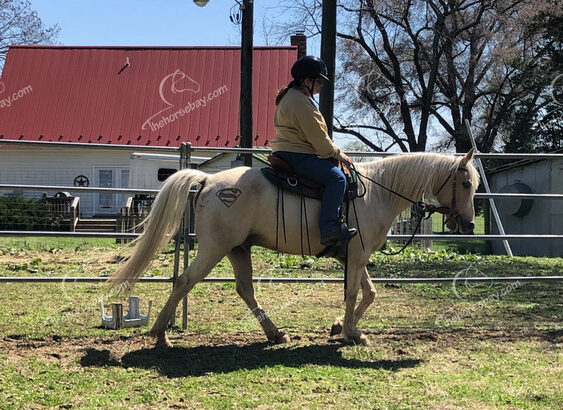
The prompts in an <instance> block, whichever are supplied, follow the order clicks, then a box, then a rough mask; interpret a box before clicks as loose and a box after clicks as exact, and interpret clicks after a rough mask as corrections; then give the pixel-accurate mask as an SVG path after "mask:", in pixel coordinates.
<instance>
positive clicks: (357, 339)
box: [344, 332, 370, 346]
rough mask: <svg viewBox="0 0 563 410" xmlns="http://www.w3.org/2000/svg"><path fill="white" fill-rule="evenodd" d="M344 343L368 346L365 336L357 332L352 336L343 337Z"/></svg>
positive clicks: (368, 342)
mask: <svg viewBox="0 0 563 410" xmlns="http://www.w3.org/2000/svg"><path fill="white" fill-rule="evenodd" d="M344 341H345V342H346V343H349V344H353V345H360V346H369V345H370V341H369V339H368V337H367V336H366V335H364V334H363V333H360V332H357V333H355V334H354V335H352V336H344Z"/></svg>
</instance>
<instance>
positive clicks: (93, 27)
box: [31, 0, 318, 54]
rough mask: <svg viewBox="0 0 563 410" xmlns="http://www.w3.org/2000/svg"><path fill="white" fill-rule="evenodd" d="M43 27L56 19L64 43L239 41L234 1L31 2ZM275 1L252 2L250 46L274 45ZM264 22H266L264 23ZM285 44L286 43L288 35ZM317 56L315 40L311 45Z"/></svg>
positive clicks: (227, 43) (124, 43) (144, 43)
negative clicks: (269, 28)
mask: <svg viewBox="0 0 563 410" xmlns="http://www.w3.org/2000/svg"><path fill="white" fill-rule="evenodd" d="M31 4H32V7H33V8H34V9H35V10H36V11H37V13H38V15H39V17H40V18H41V19H42V20H43V22H44V23H45V24H46V25H53V24H55V23H58V24H59V26H60V27H61V33H60V36H59V41H60V42H61V43H62V44H63V45H87V46H93V45H127V46H131V45H133V46H140V45H146V46H168V45H186V46H190V45H210V46H220V45H239V44H240V35H239V31H238V27H237V26H235V25H234V24H232V23H231V21H230V20H229V14H230V9H231V7H232V6H233V5H235V4H236V3H235V1H234V0H210V2H209V3H208V4H207V6H205V7H197V6H196V5H195V4H194V3H193V0H164V1H156V0H136V1H130V0H113V1H108V0H101V1H80V0H72V1H71V0H31ZM279 4H280V2H279V1H273V0H256V1H255V5H254V20H255V24H254V26H255V27H254V28H255V35H254V44H255V45H267V44H268V43H270V44H272V41H271V39H268V38H267V36H266V35H265V34H264V31H263V22H264V21H266V22H267V21H269V20H272V19H276V20H279V19H280V18H281V19H282V20H283V18H284V17H283V16H281V17H280V16H279V14H280V12H281V9H280V7H279ZM266 24H267V23H266ZM284 45H289V38H288V39H287V41H286V42H285V44H284ZM310 52H311V53H317V54H318V41H312V42H311V43H310Z"/></svg>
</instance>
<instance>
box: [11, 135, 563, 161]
mask: <svg viewBox="0 0 563 410" xmlns="http://www.w3.org/2000/svg"><path fill="white" fill-rule="evenodd" d="M4 144H5V145H22V146H39V147H41V146H43V147H45V146H47V147H57V148H61V147H62V148H92V149H102V150H112V149H113V150H125V151H131V152H133V151H141V150H142V151H154V152H178V149H179V148H180V147H161V146H150V145H148V146H141V147H140V146H138V145H122V144H121V145H120V144H90V143H75V142H52V141H25V140H10V139H0V145H4ZM191 150H192V151H194V152H198V151H201V152H219V153H221V152H230V153H235V154H269V153H270V152H272V150H271V149H269V148H224V147H191ZM346 154H347V155H348V156H354V157H387V156H391V155H412V153H409V152H363V151H346ZM445 154H451V155H465V154H459V153H447V152H445ZM475 157H476V158H483V159H510V160H512V159H531V160H540V159H563V154H552V153H549V154H528V153H476V154H475Z"/></svg>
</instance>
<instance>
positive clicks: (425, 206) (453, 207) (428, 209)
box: [351, 165, 467, 255]
mask: <svg viewBox="0 0 563 410" xmlns="http://www.w3.org/2000/svg"><path fill="white" fill-rule="evenodd" d="M351 167H352V169H353V170H354V171H355V172H356V174H357V175H358V177H362V178H365V179H367V180H368V181H370V182H372V183H374V184H375V185H377V186H379V187H381V188H383V189H385V190H387V191H389V192H391V193H392V194H394V195H397V196H398V197H400V198H402V199H404V200H406V201H408V202H410V203H411V204H413V205H415V206H416V207H417V209H420V210H421V213H420V214H419V219H418V222H417V224H416V227H415V228H414V229H413V232H412V235H411V237H410V238H409V240H408V241H407V242H406V243H405V245H404V246H403V247H402V248H401V249H400V250H399V251H397V252H385V251H383V250H381V249H380V251H381V252H382V253H384V254H386V255H397V254H399V253H401V252H402V251H403V250H404V249H405V248H406V247H407V246H409V245H410V244H411V242H412V241H413V239H414V235H415V233H416V232H417V231H418V228H419V227H420V224H421V222H422V220H423V219H429V218H430V217H431V216H432V214H434V213H435V212H438V213H440V214H442V215H445V216H446V218H447V219H453V220H454V221H455V222H456V224H457V223H458V222H457V219H458V218H459V210H458V209H457V194H456V193H457V173H458V172H459V171H465V172H467V168H465V167H461V166H458V167H457V168H456V169H455V170H454V171H453V172H452V173H450V174H449V175H448V177H447V178H446V180H445V181H444V182H443V183H442V185H440V188H438V191H436V193H435V194H433V196H434V197H437V196H438V195H439V194H440V192H441V191H442V189H444V187H445V186H446V184H447V183H448V181H449V180H450V179H452V184H453V186H452V200H451V202H450V206H449V207H447V206H436V205H434V204H431V203H428V202H424V201H422V200H420V201H414V200H412V199H410V198H408V197H406V196H404V195H403V194H401V193H399V192H397V191H394V190H392V189H391V188H388V187H386V186H385V185H383V184H381V183H380V182H377V181H376V180H374V179H372V178H370V177H368V176H366V175H364V174H362V173H360V172H359V171H358V170H357V169H356V168H355V167H354V165H352V166H351ZM359 180H360V179H359ZM360 181H361V180H360ZM362 185H363V186H364V189H365V184H364V183H363V182H362ZM361 196H363V195H361ZM425 214H428V215H427V216H426V217H425ZM356 219H357V216H356ZM358 228H359V226H358ZM358 231H359V232H358V233H359V236H360V240H361V242H362V247H363V239H362V233H361V231H360V230H359V229H358Z"/></svg>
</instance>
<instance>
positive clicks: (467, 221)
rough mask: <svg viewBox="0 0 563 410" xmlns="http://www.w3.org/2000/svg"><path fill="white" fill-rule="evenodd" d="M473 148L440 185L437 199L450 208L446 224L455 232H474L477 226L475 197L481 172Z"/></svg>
mask: <svg viewBox="0 0 563 410" xmlns="http://www.w3.org/2000/svg"><path fill="white" fill-rule="evenodd" d="M473 155H474V149H473V148H472V149H471V150H470V151H469V152H468V153H467V154H466V155H465V156H464V157H463V158H460V159H459V160H457V164H456V166H455V168H454V170H453V172H450V173H449V175H448V176H447V178H446V179H445V181H444V182H443V184H442V185H441V186H440V187H439V189H438V192H437V194H436V199H437V200H438V202H439V203H440V205H441V206H443V207H445V208H448V209H449V212H447V213H446V214H445V215H446V226H447V227H448V229H450V230H451V231H454V232H460V233H463V234H472V233H473V228H474V227H475V207H474V205H473V197H474V196H475V190H476V189H477V186H478V185H479V173H478V172H477V170H476V169H475V167H474V166H473V164H472V162H471V161H472V160H473Z"/></svg>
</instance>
